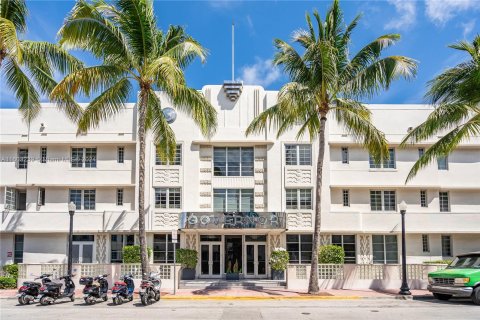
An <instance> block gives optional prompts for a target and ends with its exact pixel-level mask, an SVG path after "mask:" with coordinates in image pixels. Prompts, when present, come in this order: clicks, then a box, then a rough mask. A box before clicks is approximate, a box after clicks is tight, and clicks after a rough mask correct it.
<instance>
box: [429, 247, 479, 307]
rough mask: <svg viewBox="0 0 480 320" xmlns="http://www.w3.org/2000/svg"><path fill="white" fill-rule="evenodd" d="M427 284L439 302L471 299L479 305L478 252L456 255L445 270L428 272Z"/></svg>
mask: <svg viewBox="0 0 480 320" xmlns="http://www.w3.org/2000/svg"><path fill="white" fill-rule="evenodd" d="M428 283H429V284H428V287H427V289H428V291H430V292H432V293H433V295H434V297H435V298H437V299H439V300H448V299H450V298H451V297H459V298H460V297H462V298H472V300H473V302H474V303H475V304H477V305H480V251H479V252H471V253H467V254H461V255H458V256H457V257H456V258H455V260H453V261H452V263H450V265H449V266H448V267H447V268H446V269H443V270H438V271H435V272H430V273H429V274H428Z"/></svg>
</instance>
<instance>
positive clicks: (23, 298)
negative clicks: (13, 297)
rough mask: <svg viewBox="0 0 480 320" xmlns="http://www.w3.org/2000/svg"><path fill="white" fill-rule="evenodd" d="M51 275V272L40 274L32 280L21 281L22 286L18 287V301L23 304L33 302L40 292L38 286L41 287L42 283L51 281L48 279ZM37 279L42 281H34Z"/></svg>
mask: <svg viewBox="0 0 480 320" xmlns="http://www.w3.org/2000/svg"><path fill="white" fill-rule="evenodd" d="M51 276H52V275H51V274H42V275H41V276H40V277H37V278H35V279H33V281H25V282H23V283H22V286H21V287H20V288H18V294H17V298H18V303H20V304H21V305H24V304H30V302H34V301H35V299H36V298H37V296H38V294H39V292H40V288H41V287H42V285H46V284H47V283H49V282H52V280H50V277H51ZM38 279H41V281H42V282H41V283H40V282H35V280H38Z"/></svg>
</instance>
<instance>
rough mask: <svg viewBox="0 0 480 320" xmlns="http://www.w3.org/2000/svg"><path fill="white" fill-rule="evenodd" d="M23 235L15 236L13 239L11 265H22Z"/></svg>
mask: <svg viewBox="0 0 480 320" xmlns="http://www.w3.org/2000/svg"><path fill="white" fill-rule="evenodd" d="M23 243H24V236H23V234H16V235H15V239H14V249H13V250H14V253H13V263H23Z"/></svg>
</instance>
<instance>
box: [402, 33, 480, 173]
mask: <svg viewBox="0 0 480 320" xmlns="http://www.w3.org/2000/svg"><path fill="white" fill-rule="evenodd" d="M450 48H453V49H456V50H461V51H464V52H466V53H467V54H468V55H469V58H470V60H468V61H465V62H462V63H460V64H459V65H457V66H455V67H453V68H450V69H447V70H445V71H444V72H443V73H442V74H440V75H439V76H437V77H435V78H434V79H433V80H431V81H429V82H428V91H427V93H426V95H425V98H426V99H428V101H429V102H430V103H432V104H433V105H434V106H435V110H434V111H433V112H432V113H431V114H430V115H429V116H428V118H427V120H425V122H423V123H422V124H420V125H419V126H417V127H416V128H415V129H413V130H412V131H410V132H409V133H408V134H407V135H406V136H405V138H404V139H403V141H402V146H406V145H407V144H408V143H409V142H410V143H418V142H421V141H425V140H428V139H429V138H432V137H433V136H436V135H437V134H444V133H445V134H444V135H443V137H442V138H440V139H439V140H438V141H437V142H435V143H434V144H433V145H432V146H431V147H430V148H428V149H427V150H426V151H425V153H424V154H423V156H421V157H420V158H419V159H418V160H417V162H415V164H414V165H413V167H412V169H411V170H410V173H409V174H408V177H407V181H409V180H411V179H412V178H413V177H414V176H415V175H416V174H417V173H418V171H419V170H420V169H422V168H424V167H425V166H427V165H429V164H430V163H431V162H432V161H434V160H435V159H436V158H439V157H446V156H447V155H448V154H450V153H451V152H452V151H453V150H454V149H455V148H456V147H457V146H458V144H459V143H461V142H463V141H466V140H468V139H470V138H473V137H474V136H479V135H480V34H478V35H477V36H476V37H475V39H474V40H473V42H472V43H469V42H467V41H460V42H458V43H455V44H452V45H450Z"/></svg>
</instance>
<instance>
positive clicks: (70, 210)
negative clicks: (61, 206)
mask: <svg viewBox="0 0 480 320" xmlns="http://www.w3.org/2000/svg"><path fill="white" fill-rule="evenodd" d="M76 208H77V206H76V205H75V203H73V201H72V202H70V203H69V204H68V214H69V215H70V231H69V233H68V271H67V273H68V275H69V276H71V275H72V252H73V244H72V242H73V215H74V214H75V209H76Z"/></svg>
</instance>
